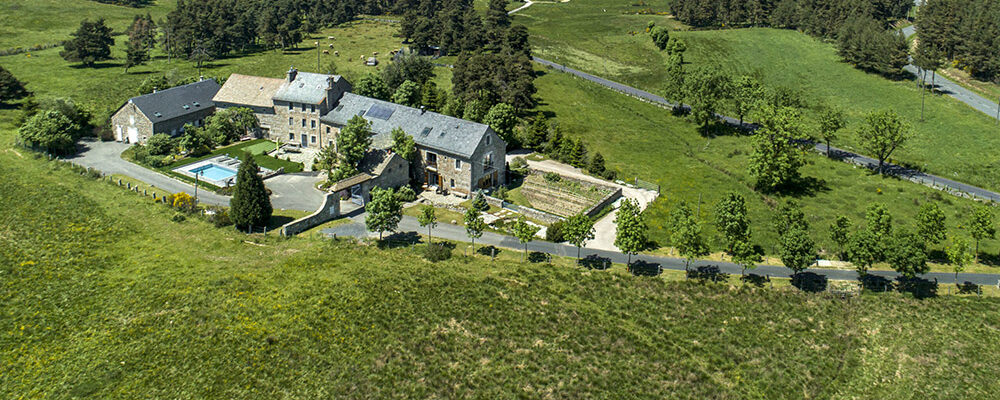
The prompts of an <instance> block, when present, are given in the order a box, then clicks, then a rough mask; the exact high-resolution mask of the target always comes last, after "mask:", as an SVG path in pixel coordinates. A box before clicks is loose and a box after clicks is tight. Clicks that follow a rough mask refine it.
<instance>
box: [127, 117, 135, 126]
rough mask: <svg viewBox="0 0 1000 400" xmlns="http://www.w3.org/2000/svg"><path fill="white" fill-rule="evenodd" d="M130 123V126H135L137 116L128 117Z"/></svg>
mask: <svg viewBox="0 0 1000 400" xmlns="http://www.w3.org/2000/svg"><path fill="white" fill-rule="evenodd" d="M128 123H129V125H135V115H129V116H128Z"/></svg>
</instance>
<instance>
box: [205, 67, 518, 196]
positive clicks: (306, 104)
mask: <svg viewBox="0 0 1000 400" xmlns="http://www.w3.org/2000/svg"><path fill="white" fill-rule="evenodd" d="M351 88H352V87H351V84H350V83H348V82H347V80H346V79H344V78H343V77H341V76H338V75H324V74H314V73H308V72H298V71H297V70H295V69H294V68H292V69H290V70H289V71H288V73H287V74H286V76H285V79H276V78H265V77H257V76H248V75H239V74H233V75H231V76H230V77H229V79H228V80H226V83H225V84H224V85H223V86H222V88H221V89H219V90H218V93H217V94H216V95H215V96H214V98H213V103H214V104H215V106H216V107H218V108H220V109H223V108H229V107H248V108H250V109H252V110H253V111H254V113H255V115H257V118H258V120H259V121H260V125H261V131H262V132H261V133H262V134H263V135H264V136H265V137H267V138H269V139H271V140H275V141H281V142H285V143H290V144H296V145H299V146H303V147H309V148H317V149H318V148H324V147H327V146H334V145H335V144H336V137H337V134H338V133H340V129H341V128H343V127H344V126H345V125H346V124H347V122H348V121H349V120H350V119H351V118H353V117H355V116H361V117H364V118H365V119H366V120H368V121H370V122H371V129H372V132H373V134H374V137H373V138H372V142H373V147H374V148H375V149H376V150H386V149H388V148H390V147H391V146H392V138H391V131H392V130H393V129H395V128H401V129H403V131H404V132H406V133H407V134H408V135H410V136H412V137H413V139H414V142H415V143H416V147H417V150H418V152H419V153H420V163H419V169H418V170H417V171H413V172H414V174H413V175H414V176H417V177H418V179H420V180H422V181H423V183H424V187H425V188H427V189H430V190H438V191H442V192H448V193H451V194H456V195H460V196H468V195H470V194H472V193H474V192H475V191H476V190H479V189H485V188H491V187H493V186H496V185H497V184H500V183H503V182H504V179H505V170H506V168H505V165H506V164H505V156H506V146H507V144H506V143H505V142H504V141H503V140H502V139H500V137H499V136H498V135H497V134H496V132H493V130H492V129H490V127H489V126H486V125H484V124H480V123H476V122H472V121H466V120H463V119H460V118H454V117H449V116H446V115H442V114H438V113H434V112H429V111H424V110H421V109H416V108H413V107H406V106H403V105H399V104H395V103H390V102H387V101H382V100H378V99H373V98H369V97H365V96H360V95H356V94H354V93H350V91H351ZM397 157H398V156H397ZM391 158H392V157H389V159H391ZM362 164H364V163H362ZM378 165H379V164H378V163H376V164H374V165H370V166H367V167H368V168H367V169H368V170H367V171H366V168H362V173H361V175H359V176H355V177H352V178H349V179H348V180H353V181H352V182H353V183H352V184H351V185H348V186H349V187H347V188H341V186H344V185H342V184H340V183H338V185H337V187H338V188H340V189H342V190H347V191H351V192H352V193H365V194H366V193H367V192H368V190H370V186H371V185H382V183H380V182H383V180H382V179H379V176H380V175H381V174H384V173H385V172H384V171H385V169H380V168H376V166H378ZM389 170H392V169H391V168H390V169H389ZM392 171H393V172H392V173H393V174H398V173H399V171H398V170H392ZM404 172H406V171H404ZM362 175H368V176H369V178H368V179H367V180H365V179H363V177H361V176H362ZM406 175H407V174H404V176H406ZM387 180H388V181H393V182H394V181H396V180H398V177H393V178H391V179H387ZM354 181H357V182H354ZM369 181H371V182H372V183H367V182H369ZM383 183H384V182H383ZM389 186H392V185H389ZM366 189H367V190H366ZM363 197H365V198H367V196H363Z"/></svg>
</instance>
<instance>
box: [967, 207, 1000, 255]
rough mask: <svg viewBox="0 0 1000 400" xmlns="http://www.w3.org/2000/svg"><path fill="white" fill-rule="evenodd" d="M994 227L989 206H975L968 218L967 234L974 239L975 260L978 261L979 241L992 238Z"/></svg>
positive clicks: (993, 236)
mask: <svg viewBox="0 0 1000 400" xmlns="http://www.w3.org/2000/svg"><path fill="white" fill-rule="evenodd" d="M996 233H997V231H996V228H995V227H994V226H993V210H990V209H989V206H981V207H977V208H976V209H975V210H974V211H973V212H972V218H970V220H969V234H970V235H972V239H974V240H975V241H976V251H975V253H974V254H975V261H976V263H977V264H978V263H979V242H980V241H982V240H983V239H993V238H995V237H996Z"/></svg>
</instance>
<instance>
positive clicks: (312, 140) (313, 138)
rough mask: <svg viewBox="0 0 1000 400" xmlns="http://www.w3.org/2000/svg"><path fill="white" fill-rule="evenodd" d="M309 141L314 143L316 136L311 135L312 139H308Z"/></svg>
mask: <svg viewBox="0 0 1000 400" xmlns="http://www.w3.org/2000/svg"><path fill="white" fill-rule="evenodd" d="M310 141H311V142H313V143H316V135H313V137H312V138H310Z"/></svg>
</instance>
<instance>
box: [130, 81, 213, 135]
mask: <svg viewBox="0 0 1000 400" xmlns="http://www.w3.org/2000/svg"><path fill="white" fill-rule="evenodd" d="M220 88H221V87H220V86H219V83H218V82H216V81H215V80H214V79H206V80H203V81H199V82H195V83H189V84H187V85H183V86H175V87H172V88H170V89H165V90H159V91H157V92H156V93H150V94H145V95H142V96H138V97H133V98H131V99H129V100H128V101H129V102H130V103H132V104H135V106H136V107H138V108H139V111H141V112H142V113H143V114H144V115H146V117H147V118H149V120H150V121H153V123H154V124H155V123H158V122H163V121H168V120H171V119H174V118H177V117H182V116H184V115H187V114H191V113H194V112H198V111H202V110H204V109H206V108H211V107H214V106H215V103H214V102H212V97H215V94H216V93H218V92H219V89H220ZM185 107H186V108H185Z"/></svg>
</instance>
